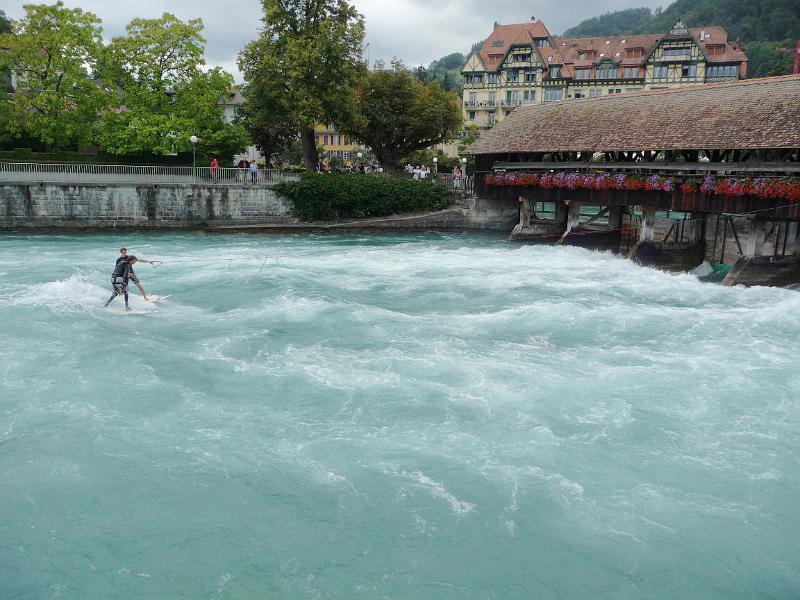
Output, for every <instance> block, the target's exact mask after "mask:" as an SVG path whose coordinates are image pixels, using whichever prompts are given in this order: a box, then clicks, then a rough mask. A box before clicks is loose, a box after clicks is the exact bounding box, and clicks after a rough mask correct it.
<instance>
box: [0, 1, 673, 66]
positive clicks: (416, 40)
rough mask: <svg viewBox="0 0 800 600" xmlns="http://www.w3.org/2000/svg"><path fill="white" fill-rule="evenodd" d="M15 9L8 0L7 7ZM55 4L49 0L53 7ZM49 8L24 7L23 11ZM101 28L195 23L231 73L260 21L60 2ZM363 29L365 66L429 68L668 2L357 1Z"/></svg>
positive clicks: (250, 4)
mask: <svg viewBox="0 0 800 600" xmlns="http://www.w3.org/2000/svg"><path fill="white" fill-rule="evenodd" d="M12 1H13V0H12ZM53 1H54V0H53ZM28 2H30V3H31V4H34V3H51V2H50V1H49V0H27V1H26V2H25V3H26V4H27V3H28ZM64 3H65V4H66V5H67V6H70V7H80V8H82V9H84V10H89V11H92V12H93V13H95V14H96V15H97V16H99V17H100V18H101V19H102V20H103V29H104V36H105V37H106V38H109V39H110V38H111V37H113V36H115V35H120V34H122V33H124V31H125V24H126V23H127V22H128V21H130V20H131V19H132V18H134V17H145V18H153V17H159V16H161V14H162V13H164V12H171V13H173V14H175V15H176V16H177V17H178V18H180V19H183V20H188V19H192V18H196V17H200V18H202V19H203V22H204V23H205V27H206V28H205V32H204V35H205V37H206V39H207V40H208V46H207V47H206V61H207V62H208V63H209V64H211V65H219V66H221V67H223V68H225V69H226V70H228V71H230V72H232V73H234V75H235V76H236V78H237V80H238V79H240V76H239V73H238V71H237V70H236V63H235V61H236V55H237V54H238V52H239V50H241V49H242V47H243V46H244V45H245V44H246V43H247V42H248V41H249V40H251V39H253V38H254V37H255V36H256V33H257V30H258V27H259V25H260V19H261V3H260V1H259V0H234V1H232V2H226V1H225V0H168V1H158V0H135V1H129V2H122V1H120V0H65V2H64ZM354 3H355V5H356V7H357V8H358V10H359V11H360V12H361V13H362V14H363V15H364V17H365V20H366V25H367V42H368V43H369V50H368V52H369V58H370V61H371V62H374V60H375V59H377V58H383V59H385V60H388V59H390V58H392V57H393V56H397V57H399V58H402V59H403V61H404V62H405V63H406V64H407V65H419V64H425V65H427V64H428V63H430V62H431V61H432V60H434V59H437V58H440V57H442V56H444V55H446V54H450V53H451V52H464V53H466V52H467V51H468V50H469V48H470V46H471V45H472V44H473V43H474V42H477V41H478V40H481V39H484V38H485V37H487V36H488V35H489V33H491V31H492V24H493V23H494V22H495V21H499V22H500V23H521V22H524V21H527V20H529V19H530V18H531V17H532V16H535V17H536V18H537V19H541V20H542V21H544V23H545V24H546V25H547V27H548V29H549V30H550V33H552V34H559V33H561V32H562V31H564V29H568V28H569V27H572V26H573V25H577V24H578V23H579V22H580V21H581V20H583V19H586V18H589V17H593V16H596V15H599V14H602V13H605V12H608V11H612V10H619V9H623V8H635V7H641V6H649V7H650V8H655V7H657V6H665V7H666V6H667V5H669V3H670V0H600V1H597V2H593V1H591V0H559V1H555V2H554V1H553V0H527V1H524V2H522V1H520V0H458V1H456V0H434V1H431V0H355V1H354ZM22 4H23V2H19V3H14V4H12V3H11V2H9V1H8V0H3V5H5V6H4V7H3V9H4V10H5V11H6V14H7V15H8V16H9V17H11V18H19V17H20V16H21V15H22V12H23V11H22Z"/></svg>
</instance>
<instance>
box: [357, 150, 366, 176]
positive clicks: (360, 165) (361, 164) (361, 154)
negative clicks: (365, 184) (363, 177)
mask: <svg viewBox="0 0 800 600" xmlns="http://www.w3.org/2000/svg"><path fill="white" fill-rule="evenodd" d="M356 156H357V157H358V168H359V170H360V171H361V172H362V173H363V172H364V163H363V162H361V157H363V156H364V154H363V153H362V152H359V153H358V154H356Z"/></svg>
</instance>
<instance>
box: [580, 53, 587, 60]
mask: <svg viewBox="0 0 800 600" xmlns="http://www.w3.org/2000/svg"><path fill="white" fill-rule="evenodd" d="M578 60H586V52H581V53H580V54H578Z"/></svg>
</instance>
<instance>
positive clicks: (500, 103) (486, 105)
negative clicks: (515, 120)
mask: <svg viewBox="0 0 800 600" xmlns="http://www.w3.org/2000/svg"><path fill="white" fill-rule="evenodd" d="M517 106H522V100H516V101H514V102H508V101H507V100H482V101H476V102H469V101H467V102H464V108H467V109H484V110H494V109H495V108H516V107H517Z"/></svg>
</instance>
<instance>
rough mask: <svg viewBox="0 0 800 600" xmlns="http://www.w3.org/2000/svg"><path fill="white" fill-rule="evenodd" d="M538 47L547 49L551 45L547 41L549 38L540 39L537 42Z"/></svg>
mask: <svg viewBox="0 0 800 600" xmlns="http://www.w3.org/2000/svg"><path fill="white" fill-rule="evenodd" d="M536 45H537V46H539V48H545V47H546V46H548V45H549V42H548V41H547V38H539V39H538V40H536Z"/></svg>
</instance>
